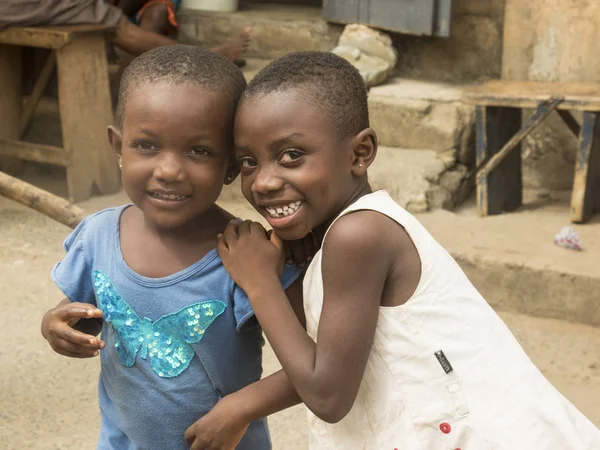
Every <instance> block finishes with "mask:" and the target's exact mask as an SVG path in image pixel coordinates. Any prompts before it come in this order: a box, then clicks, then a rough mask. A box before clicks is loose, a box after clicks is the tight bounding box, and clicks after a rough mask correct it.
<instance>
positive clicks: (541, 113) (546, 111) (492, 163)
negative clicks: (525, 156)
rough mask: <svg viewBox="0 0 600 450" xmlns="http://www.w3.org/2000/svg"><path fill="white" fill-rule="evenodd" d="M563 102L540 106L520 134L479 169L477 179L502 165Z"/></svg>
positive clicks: (549, 102) (545, 103)
mask: <svg viewBox="0 0 600 450" xmlns="http://www.w3.org/2000/svg"><path fill="white" fill-rule="evenodd" d="M562 101H563V99H552V100H550V101H547V102H544V103H542V104H541V105H539V106H538V108H537V110H536V112H535V114H533V115H532V116H531V117H530V118H529V120H528V121H527V123H526V124H525V125H524V126H523V127H522V128H521V129H520V130H519V132H518V133H516V134H515V135H514V136H513V137H511V138H510V139H509V141H508V142H507V143H506V144H504V146H503V147H502V149H501V150H500V151H498V153H496V154H495V155H493V156H492V157H491V158H490V159H489V160H488V161H487V162H486V163H485V165H484V166H483V167H482V168H481V169H479V171H478V174H477V177H478V178H480V179H483V178H486V177H487V176H488V175H489V174H490V173H491V172H492V171H493V170H494V169H495V168H496V167H498V166H499V165H500V163H501V162H502V160H504V159H505V158H506V157H507V156H508V155H509V154H510V152H511V151H512V150H514V149H515V148H516V146H517V145H518V144H520V143H521V141H522V140H523V139H524V138H525V136H527V135H528V134H529V133H530V132H531V131H533V130H534V129H535V128H536V127H537V126H538V125H539V124H541V123H542V122H543V121H544V120H545V119H546V117H548V116H549V115H550V113H551V112H552V111H554V110H555V109H556V107H557V106H558V105H560V103H561V102H562Z"/></svg>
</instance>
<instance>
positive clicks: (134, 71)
mask: <svg viewBox="0 0 600 450" xmlns="http://www.w3.org/2000/svg"><path fill="white" fill-rule="evenodd" d="M157 82H167V83H172V84H183V83H191V84H195V85H200V86H206V87H208V88H210V89H213V90H215V91H224V92H226V93H227V94H229V96H230V97H231V106H232V110H231V111H232V120H233V114H234V113H235V108H236V107H237V104H238V102H239V100H240V97H241V95H242V92H244V89H245V88H246V79H245V78H244V75H243V74H242V72H241V71H240V69H238V68H237V67H236V66H235V64H233V63H232V62H231V61H229V60H228V59H227V58H225V57H224V56H221V55H218V54H216V53H213V52H210V51H208V50H205V49H202V48H200V47H195V46H193V45H180V44H176V45H167V46H164V47H158V48H155V49H153V50H150V51H148V52H146V53H143V54H142V55H140V56H138V57H137V58H135V59H134V60H133V61H132V62H131V64H129V65H128V66H127V68H126V69H125V71H124V73H123V76H122V77H121V84H120V86H119V100H118V103H117V113H116V120H117V124H118V126H119V127H121V126H122V125H123V115H124V113H125V106H126V104H127V98H128V95H129V93H130V91H131V90H132V88H135V87H136V86H140V85H144V84H151V83H157Z"/></svg>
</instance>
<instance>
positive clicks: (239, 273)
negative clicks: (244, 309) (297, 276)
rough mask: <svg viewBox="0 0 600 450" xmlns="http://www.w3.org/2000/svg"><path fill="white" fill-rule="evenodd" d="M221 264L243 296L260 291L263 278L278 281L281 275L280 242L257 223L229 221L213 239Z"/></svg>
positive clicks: (281, 246) (281, 244)
mask: <svg viewBox="0 0 600 450" xmlns="http://www.w3.org/2000/svg"><path fill="white" fill-rule="evenodd" d="M217 250H218V251H219V256H220V257H221V260H222V261H223V265H224V266H225V269H227V272H228V273H229V275H230V276H231V278H233V280H234V281H235V282H236V283H237V285H238V286H240V287H241V288H242V289H243V290H244V291H246V293H249V292H251V291H252V290H253V288H255V287H258V288H260V286H261V284H262V282H264V280H265V276H269V275H273V277H274V278H276V279H277V280H279V277H280V276H281V275H282V273H283V264H284V257H285V255H284V251H283V242H282V241H281V239H280V238H279V237H278V236H277V235H276V234H275V233H272V234H271V236H270V238H268V237H267V232H266V231H265V229H264V228H263V226H262V225H261V224H260V223H258V222H251V221H249V220H247V221H245V222H241V223H239V222H230V223H229V225H227V228H225V231H224V233H223V234H222V235H219V237H218V240H217Z"/></svg>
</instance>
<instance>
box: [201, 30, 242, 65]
mask: <svg viewBox="0 0 600 450" xmlns="http://www.w3.org/2000/svg"><path fill="white" fill-rule="evenodd" d="M251 31H252V30H251V28H250V27H246V28H244V29H243V30H242V31H240V33H239V34H238V35H237V36H233V37H232V38H230V39H229V40H228V41H227V42H225V43H224V44H221V45H218V46H216V47H213V48H211V50H212V51H213V52H215V53H219V54H220V55H223V56H225V57H226V58H227V59H229V60H230V61H238V60H240V59H242V58H243V55H244V53H245V52H246V50H247V49H248V47H249V46H250V42H251V41H252V33H251Z"/></svg>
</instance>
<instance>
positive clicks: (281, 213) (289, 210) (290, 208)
mask: <svg viewBox="0 0 600 450" xmlns="http://www.w3.org/2000/svg"><path fill="white" fill-rule="evenodd" d="M300 205H302V202H301V201H297V202H294V203H290V204H289V205H285V206H280V207H278V208H265V209H266V210H267V212H268V213H269V215H270V216H271V217H273V218H275V219H278V218H281V217H286V216H289V215H291V214H293V213H295V212H296V211H297V210H298V208H300Z"/></svg>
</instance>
